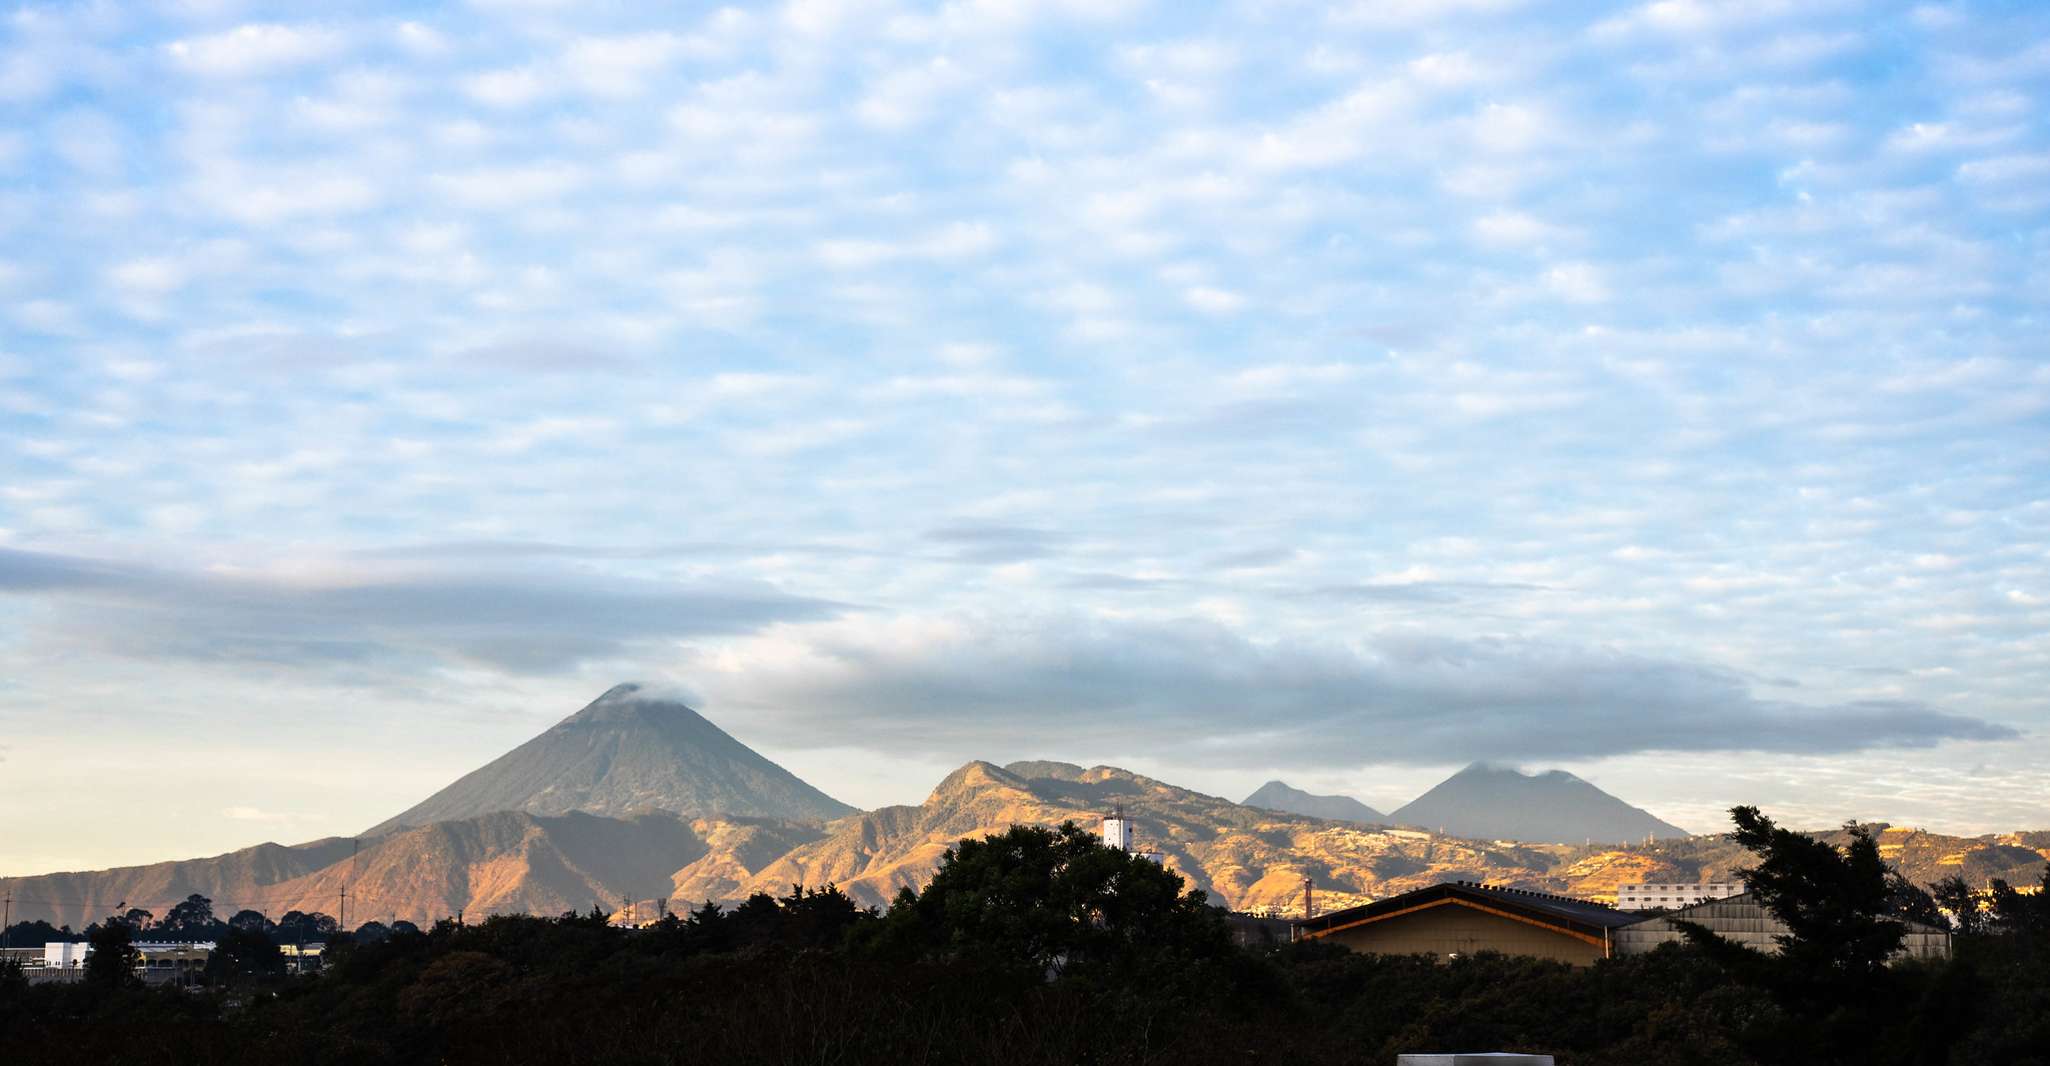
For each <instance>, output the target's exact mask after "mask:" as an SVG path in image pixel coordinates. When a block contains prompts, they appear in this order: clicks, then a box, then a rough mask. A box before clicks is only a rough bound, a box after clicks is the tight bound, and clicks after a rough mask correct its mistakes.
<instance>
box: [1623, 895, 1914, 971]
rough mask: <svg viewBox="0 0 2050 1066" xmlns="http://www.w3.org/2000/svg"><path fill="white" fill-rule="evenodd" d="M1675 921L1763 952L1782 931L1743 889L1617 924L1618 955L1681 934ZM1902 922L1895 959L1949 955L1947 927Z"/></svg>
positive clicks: (1682, 937)
mask: <svg viewBox="0 0 2050 1066" xmlns="http://www.w3.org/2000/svg"><path fill="white" fill-rule="evenodd" d="M1678 922H1692V923H1694V924H1695V925H1699V926H1702V927H1704V928H1706V929H1708V930H1709V931H1710V932H1713V933H1715V934H1716V935H1718V936H1721V937H1723V938H1724V939H1727V940H1734V941H1736V942H1737V943H1739V944H1742V945H1744V946H1745V947H1748V948H1751V949H1753V950H1756V951H1762V952H1765V953H1766V954H1768V955H1770V954H1774V953H1776V952H1778V951H1779V949H1780V946H1779V941H1778V940H1777V939H1776V938H1777V937H1781V936H1785V935H1786V932H1787V927H1786V925H1784V924H1783V923H1781V922H1780V920H1779V919H1778V918H1775V917H1773V916H1772V912H1770V911H1768V910H1766V909H1765V905H1764V904H1763V903H1760V902H1759V901H1758V898H1757V897H1756V896H1753V895H1751V894H1749V893H1744V894H1741V895H1736V896H1731V897H1729V898H1727V899H1715V900H1709V901H1708V902H1706V903H1697V904H1695V905H1694V906H1692V907H1687V908H1684V909H1682V910H1679V911H1676V912H1674V913H1672V914H1668V915H1660V916H1657V917H1650V918H1644V919H1642V920H1637V921H1635V922H1633V924H1631V925H1629V926H1626V927H1624V928H1623V929H1620V930H1618V931H1617V933H1616V937H1615V945H1616V954H1618V955H1642V954H1644V953H1645V952H1648V951H1652V950H1654V949H1656V948H1657V947H1658V946H1659V945H1660V944H1670V943H1674V942H1677V941H1681V940H1685V939H1686V936H1685V934H1683V933H1681V932H1680V927H1679V925H1678V924H1676V923H1678ZM1901 924H1903V925H1905V926H1907V927H1908V928H1907V937H1906V939H1905V940H1904V941H1903V943H1902V945H1901V951H1900V954H1898V955H1896V956H1895V958H1896V959H1904V958H1905V959H1947V958H1949V957H1950V930H1948V929H1938V928H1936V927H1935V926H1933V925H1924V924H1922V923H1921V922H1909V921H1903V922H1902V923H1901Z"/></svg>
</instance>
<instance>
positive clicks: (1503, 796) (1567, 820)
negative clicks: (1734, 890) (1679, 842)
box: [1389, 762, 1688, 844]
mask: <svg viewBox="0 0 2050 1066" xmlns="http://www.w3.org/2000/svg"><path fill="white" fill-rule="evenodd" d="M1389 817H1390V819H1392V820H1393V821H1396V822H1399V823H1402V824H1404V825H1415V826H1421V827H1423V828H1426V829H1443V830H1444V831H1445V832H1448V833H1452V834H1455V835H1458V836H1466V837H1475V838H1480V839H1485V840H1525V841H1553V842H1559V843H1569V844H1570V843H1576V842H1579V841H1583V840H1597V841H1602V842H1604V843H1617V842H1624V841H1633V840H1642V839H1643V838H1645V837H1647V836H1651V837H1684V836H1687V835H1688V833H1687V831H1686V830H1684V829H1681V828H1680V827H1679V826H1676V825H1673V824H1672V823H1670V822H1665V821H1661V820H1660V819H1659V818H1657V817H1655V816H1653V815H1652V814H1650V813H1649V812H1647V811H1644V810H1641V809H1639V808H1637V807H1633V806H1631V805H1629V804H1627V803H1625V802H1623V801H1622V800H1619V799H1617V798H1616V797H1614V796H1611V795H1609V794H1608V793H1606V792H1603V791H1602V790H1601V789H1599V788H1596V787H1595V786H1593V785H1591V784H1588V783H1587V782H1586V781H1583V780H1581V779H1580V778H1578V777H1575V776H1574V775H1572V774H1570V773H1567V772H1566V771H1564V770H1546V771H1543V772H1540V773H1535V774H1527V773H1524V772H1523V771H1521V770H1518V769H1515V768H1514V767H1509V766H1502V765H1497V764H1492V763H1486V762H1476V763H1472V764H1469V765H1468V766H1467V767H1465V768H1464V769H1462V770H1460V771H1459V772H1458V773H1456V774H1453V775H1452V776H1451V777H1448V778H1446V779H1445V780H1444V781H1442V782H1440V783H1439V784H1438V785H1437V786H1436V787H1435V788H1433V789H1431V790H1430V791H1429V792H1426V793H1424V794H1423V795H1421V796H1418V797H1417V798H1416V799H1414V800H1412V801H1410V802H1409V803H1408V804H1405V805H1404V806H1402V807H1401V808H1399V809H1397V810H1396V811H1395V812H1394V813H1393V814H1391V815H1390V816H1389Z"/></svg>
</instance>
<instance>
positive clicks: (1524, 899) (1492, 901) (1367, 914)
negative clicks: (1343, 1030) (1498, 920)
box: [1295, 881, 1646, 937]
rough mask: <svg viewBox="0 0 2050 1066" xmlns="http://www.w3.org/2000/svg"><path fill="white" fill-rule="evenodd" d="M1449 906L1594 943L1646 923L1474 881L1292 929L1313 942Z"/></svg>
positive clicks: (1589, 904) (1599, 907)
mask: <svg viewBox="0 0 2050 1066" xmlns="http://www.w3.org/2000/svg"><path fill="white" fill-rule="evenodd" d="M1447 900H1465V901H1467V902H1470V903H1477V904H1481V905H1483V906H1487V907H1494V908H1498V909H1501V910H1506V911H1509V912H1511V913H1514V914H1519V915H1521V916H1523V917H1526V918H1530V919H1532V920H1534V921H1539V922H1543V923H1545V924H1549V925H1555V926H1558V927H1559V928H1561V929H1566V930H1569V931H1571V932H1576V933H1580V934H1582V935H1586V936H1595V937H1599V936H1601V935H1602V934H1603V932H1604V931H1606V930H1612V929H1620V928H1622V927H1623V926H1626V925H1635V924H1636V923H1638V922H1641V921H1644V919H1645V917H1646V916H1645V915H1642V914H1635V913H1631V912H1627V911H1619V910H1617V909H1615V908H1614V907H1611V906H1609V905H1607V904H1605V903H1595V902H1593V901H1591V900H1584V899H1575V898H1573V897H1572V896H1554V895H1552V894H1551V893H1548V892H1536V891H1532V890H1530V889H1523V888H1509V887H1507V886H1505V885H1489V884H1482V883H1480V882H1478V881H1445V882H1442V883H1439V884H1435V885H1432V886H1430V887H1429V888H1419V889H1417V890H1415V891H1413V892H1404V893H1403V894H1401V895H1399V896H1390V897H1388V898H1387V899H1377V900H1375V901H1374V902H1372V903H1367V904H1362V905H1361V906H1358V907H1347V908H1346V909H1344V910H1342V911H1332V912H1331V913H1329V914H1320V915H1318V916H1316V917H1315V918H1311V919H1308V920H1306V921H1298V922H1296V923H1295V927H1296V929H1297V930H1299V931H1300V932H1302V933H1304V934H1306V935H1310V936H1315V935H1317V934H1319V933H1322V932H1324V931H1326V930H1330V929H1335V928H1337V927H1339V926H1346V925H1356V924H1359V923H1361V922H1367V921H1372V920H1374V919H1377V918H1382V917H1387V916H1392V915H1393V914H1395V913H1396V912H1398V911H1406V910H1412V909H1415V908H1417V907H1421V906H1426V905H1429V904H1434V903H1439V902H1442V901H1447Z"/></svg>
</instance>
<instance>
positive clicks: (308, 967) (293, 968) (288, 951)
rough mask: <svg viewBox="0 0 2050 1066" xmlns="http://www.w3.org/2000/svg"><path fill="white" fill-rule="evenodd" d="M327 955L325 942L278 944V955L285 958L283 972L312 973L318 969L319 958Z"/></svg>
mask: <svg viewBox="0 0 2050 1066" xmlns="http://www.w3.org/2000/svg"><path fill="white" fill-rule="evenodd" d="M326 953H327V942H326V941H316V942H314V943H310V944H279V945H278V954H280V955H283V956H284V957H285V972H287V973H313V972H314V971H316V970H319V969H320V965H321V957H322V956H323V955H325V954H326Z"/></svg>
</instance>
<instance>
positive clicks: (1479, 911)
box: [1295, 881, 1644, 965]
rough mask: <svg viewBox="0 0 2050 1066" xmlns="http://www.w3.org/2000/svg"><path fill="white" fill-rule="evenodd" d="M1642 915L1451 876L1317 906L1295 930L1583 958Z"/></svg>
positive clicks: (1376, 951) (1456, 951) (1379, 943)
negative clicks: (1355, 903) (1337, 905)
mask: <svg viewBox="0 0 2050 1066" xmlns="http://www.w3.org/2000/svg"><path fill="white" fill-rule="evenodd" d="M1643 920H1644V916H1643V915H1639V914H1628V913H1625V912H1623V911H1619V910H1616V909H1615V908H1613V907H1610V906H1607V905H1605V904H1601V903H1593V902H1590V901H1588V900H1584V899H1573V898H1571V897H1568V896H1554V895H1550V894H1548V893H1544V892H1533V891H1528V890H1525V889H1518V888H1506V887H1503V886H1500V885H1486V884H1481V883H1478V882H1472V881H1448V882H1445V883H1443V884H1437V885H1432V886H1431V887H1429V888H1420V889H1417V890H1416V891H1414V892H1405V893H1403V894H1402V895H1399V896H1390V897H1389V898H1387V899H1382V900H1375V901H1374V902H1372V903H1368V904H1365V905H1363V906H1359V907H1348V908H1346V909H1344V910H1338V911H1332V912H1331V913H1329V914H1320V915H1317V916H1316V917H1314V918H1308V919H1305V920H1303V921H1299V922H1296V923H1295V932H1296V937H1297V939H1303V940H1329V941H1331V942H1332V943H1334V944H1342V945H1344V946H1345V947H1347V948H1350V949H1351V950H1353V951H1357V952H1360V953H1362V954H1369V955H1436V956H1439V957H1440V958H1448V959H1449V958H1457V957H1459V956H1461V955H1473V954H1478V953H1480V952H1483V951H1494V952H1500V953H1501V954H1504V955H1531V956H1535V957H1537V958H1544V959H1557V960H1559V961H1561V962H1570V963H1574V964H1576V965H1586V964H1588V963H1591V962H1593V961H1595V960H1596V959H1602V958H1607V957H1609V956H1610V955H1612V954H1613V953H1614V945H1613V938H1614V935H1615V932H1616V931H1617V930H1618V929H1621V928H1623V927H1625V926H1628V925H1630V924H1631V923H1634V922H1640V921H1643Z"/></svg>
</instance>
